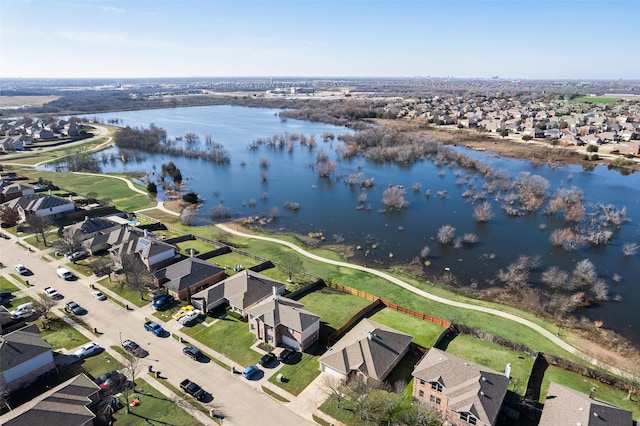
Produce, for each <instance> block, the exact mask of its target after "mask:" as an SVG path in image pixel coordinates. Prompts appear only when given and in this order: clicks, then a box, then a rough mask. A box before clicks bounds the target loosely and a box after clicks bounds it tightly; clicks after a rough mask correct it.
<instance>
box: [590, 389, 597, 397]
mask: <svg viewBox="0 0 640 426" xmlns="http://www.w3.org/2000/svg"><path fill="white" fill-rule="evenodd" d="M595 394H596V388H591V392H589V398H590V399H593V396H594V395H595Z"/></svg>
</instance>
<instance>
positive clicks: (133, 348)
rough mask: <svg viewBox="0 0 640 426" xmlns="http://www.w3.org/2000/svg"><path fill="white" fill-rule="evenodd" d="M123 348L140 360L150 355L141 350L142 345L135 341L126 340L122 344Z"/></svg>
mask: <svg viewBox="0 0 640 426" xmlns="http://www.w3.org/2000/svg"><path fill="white" fill-rule="evenodd" d="M122 347H123V348H124V349H125V350H126V351H127V352H129V353H130V354H131V355H133V356H135V357H138V358H144V357H145V356H147V355H149V352H147V351H146V350H145V349H143V348H141V347H140V345H138V344H137V343H136V342H134V341H133V340H128V339H127V340H125V341H124V342H122Z"/></svg>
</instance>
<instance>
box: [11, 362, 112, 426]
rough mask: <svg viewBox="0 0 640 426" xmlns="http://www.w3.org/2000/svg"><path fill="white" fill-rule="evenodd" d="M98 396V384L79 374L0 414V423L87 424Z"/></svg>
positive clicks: (15, 425)
mask: <svg viewBox="0 0 640 426" xmlns="http://www.w3.org/2000/svg"><path fill="white" fill-rule="evenodd" d="M100 398H101V393H100V386H98V385H96V384H95V383H93V381H92V380H91V379H89V377H87V376H86V375H85V374H79V375H77V376H75V377H73V378H71V379H69V380H67V381H66V382H64V383H62V384H60V385H59V386H56V387H55V388H53V389H51V390H49V391H47V392H45V393H44V394H42V395H40V396H38V397H36V398H34V399H33V400H31V401H29V402H27V403H25V404H23V405H21V406H19V407H17V408H15V409H13V410H12V411H9V412H8V413H6V414H4V415H2V416H0V424H3V425H5V426H34V425H65V426H91V425H93V424H95V422H94V419H95V418H96V415H95V413H94V412H93V411H92V408H94V407H95V406H96V405H97V404H98V403H99V402H100Z"/></svg>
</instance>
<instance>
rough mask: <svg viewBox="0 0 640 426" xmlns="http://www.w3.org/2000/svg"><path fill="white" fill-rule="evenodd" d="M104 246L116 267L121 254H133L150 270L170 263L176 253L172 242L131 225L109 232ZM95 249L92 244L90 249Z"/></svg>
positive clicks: (118, 266) (119, 262) (120, 265)
mask: <svg viewBox="0 0 640 426" xmlns="http://www.w3.org/2000/svg"><path fill="white" fill-rule="evenodd" d="M95 238H96V237H94V239H95ZM87 241H91V240H87ZM105 246H107V247H109V248H108V250H109V254H110V255H111V260H112V261H113V263H114V265H115V266H116V268H121V267H122V257H123V256H125V255H128V254H134V255H137V256H138V257H139V258H140V260H141V261H142V263H143V264H144V265H145V266H146V267H147V269H148V270H149V271H151V272H153V271H156V270H158V269H161V268H164V267H166V266H168V265H170V264H172V263H173V262H174V261H175V257H176V253H177V248H176V246H174V245H173V244H169V243H165V242H164V241H160V240H158V239H157V238H156V237H154V236H153V235H152V234H151V233H149V232H148V231H147V230H146V229H145V230H140V229H137V228H134V227H131V226H124V227H121V228H120V229H119V230H116V231H113V232H111V233H110V234H109V236H108V238H107V241H106V242H105ZM95 249H96V246H92V250H95Z"/></svg>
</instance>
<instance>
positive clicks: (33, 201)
mask: <svg viewBox="0 0 640 426" xmlns="http://www.w3.org/2000/svg"><path fill="white" fill-rule="evenodd" d="M21 198H22V197H21ZM29 199H30V203H29V204H28V205H27V206H26V207H25V208H24V209H25V210H28V211H33V212H36V211H38V210H46V209H50V208H54V207H58V206H64V205H67V204H73V201H69V200H68V199H65V198H60V197H56V196H55V195H41V196H35V195H34V196H29Z"/></svg>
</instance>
